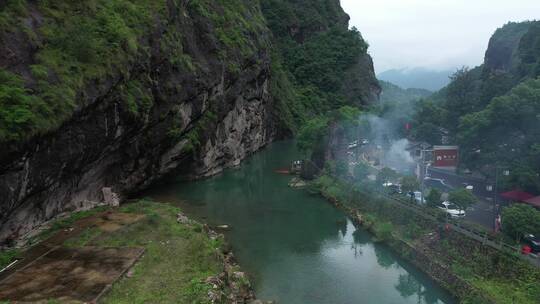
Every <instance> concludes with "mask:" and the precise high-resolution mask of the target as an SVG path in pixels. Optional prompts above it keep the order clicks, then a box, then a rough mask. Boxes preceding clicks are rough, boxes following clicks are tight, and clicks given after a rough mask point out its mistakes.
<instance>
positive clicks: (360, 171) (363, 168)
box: [353, 163, 369, 181]
mask: <svg viewBox="0 0 540 304" xmlns="http://www.w3.org/2000/svg"><path fill="white" fill-rule="evenodd" d="M353 174H354V178H355V179H356V180H358V181H360V180H363V179H365V178H366V177H367V176H368V174H369V166H368V165H366V164H364V163H358V164H357V165H356V166H354V169H353Z"/></svg>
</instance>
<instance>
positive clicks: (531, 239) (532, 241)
mask: <svg viewBox="0 0 540 304" xmlns="http://www.w3.org/2000/svg"><path fill="white" fill-rule="evenodd" d="M523 242H524V243H525V244H527V245H529V247H531V251H532V253H540V238H539V237H536V236H534V235H532V234H527V235H526V236H525V237H524V238H523Z"/></svg>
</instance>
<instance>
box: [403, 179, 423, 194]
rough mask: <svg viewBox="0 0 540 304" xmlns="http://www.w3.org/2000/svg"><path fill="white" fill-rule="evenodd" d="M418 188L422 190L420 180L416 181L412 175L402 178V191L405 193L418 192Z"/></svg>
mask: <svg viewBox="0 0 540 304" xmlns="http://www.w3.org/2000/svg"><path fill="white" fill-rule="evenodd" d="M418 188H420V183H419V182H418V179H416V176H413V175H411V176H404V177H402V178H401V190H402V191H403V192H404V193H409V192H411V191H416V190H418Z"/></svg>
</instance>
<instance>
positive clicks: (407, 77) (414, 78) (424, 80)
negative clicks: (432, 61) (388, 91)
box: [377, 68, 454, 91]
mask: <svg viewBox="0 0 540 304" xmlns="http://www.w3.org/2000/svg"><path fill="white" fill-rule="evenodd" d="M453 72H454V71H451V70H444V71H435V70H428V69H424V68H413V69H392V70H387V71H384V72H382V73H379V74H377V78H378V79H380V80H383V81H387V82H391V83H393V84H396V85H398V86H400V87H402V88H405V89H409V88H420V89H425V90H429V91H437V90H440V89H441V88H443V87H444V86H446V85H448V83H449V82H450V79H449V76H450V75H452V73H453Z"/></svg>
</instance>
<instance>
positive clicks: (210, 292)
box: [0, 200, 255, 303]
mask: <svg viewBox="0 0 540 304" xmlns="http://www.w3.org/2000/svg"><path fill="white" fill-rule="evenodd" d="M51 229H54V230H55V231H48V232H47V235H50V237H48V238H47V239H46V240H44V241H43V242H42V243H40V244H38V245H36V246H47V245H48V244H47V242H50V240H51V239H53V240H54V239H55V238H56V239H58V235H59V234H66V236H67V237H65V238H64V240H63V241H62V242H61V244H51V245H54V247H55V248H58V247H60V248H61V249H62V250H66V251H70V252H75V253H76V254H79V255H80V253H81V252H83V251H87V250H90V249H91V250H93V251H96V252H98V255H99V254H101V253H102V252H103V251H107V250H109V251H110V250H112V249H114V250H118V251H122V250H123V251H126V250H131V251H133V252H141V253H142V252H144V253H142V254H141V255H139V256H137V255H134V256H133V259H132V262H133V263H134V264H133V265H134V266H133V267H131V266H129V267H126V268H122V269H115V267H116V266H115V265H116V264H115V263H112V262H111V261H109V260H107V259H102V260H98V261H92V263H93V264H94V265H95V266H96V267H97V269H92V271H86V270H89V269H86V268H84V267H86V265H85V266H81V267H83V268H81V269H82V270H81V271H80V274H79V275H78V276H75V275H74V274H73V273H68V274H66V273H60V274H59V275H61V276H65V277H68V278H70V279H71V280H72V281H73V282H78V283H77V285H86V286H94V287H95V288H88V289H87V290H78V289H77V288H75V289H77V290H76V292H75V291H69V290H65V291H64V292H63V294H60V293H59V294H58V295H57V297H51V294H48V293H46V292H41V293H42V294H43V299H42V300H49V299H55V298H56V299H59V301H65V300H72V301H74V302H75V303H77V302H87V301H88V299H94V297H95V299H96V300H99V302H100V303H146V302H159V303H251V302H252V301H254V300H255V296H254V293H253V290H252V288H251V284H250V282H249V280H248V278H247V276H246V275H245V274H244V273H243V272H241V271H240V267H239V266H238V265H237V263H236V261H235V258H234V255H233V254H232V252H231V250H230V247H229V246H228V245H227V244H226V243H225V241H224V237H223V235H221V234H218V233H216V232H214V231H213V230H211V229H210V228H209V227H208V226H207V225H204V224H201V223H198V222H196V221H193V220H191V219H189V218H187V217H186V216H185V215H183V214H182V213H181V212H180V209H179V208H176V207H173V206H170V205H167V204H162V203H156V202H151V201H145V200H142V201H138V202H136V203H129V204H126V205H125V206H122V207H121V208H117V209H112V208H101V209H97V210H96V211H90V212H85V213H82V214H73V215H71V216H70V217H69V218H67V219H63V220H60V221H58V222H57V223H56V224H55V225H53V227H52V228H51ZM74 232H76V233H74ZM33 248H35V247H33ZM31 250H32V249H30V250H28V251H27V252H29V251H31ZM55 250H56V251H57V249H54V250H52V249H51V251H48V253H46V254H44V255H42V256H40V257H38V258H36V261H37V262H36V261H31V263H32V265H29V266H27V267H21V269H18V270H17V269H16V270H15V271H14V273H13V274H11V275H10V276H9V277H8V278H4V279H3V280H2V282H1V284H7V285H6V286H9V283H10V281H14V282H12V283H15V282H16V279H17V278H16V277H21V276H32V275H34V276H39V275H42V273H40V271H39V269H38V268H40V267H41V266H40V265H41V264H43V260H44V259H45V260H47V259H51V256H53V254H51V253H50V252H53V253H54V252H56V251H55ZM20 256H22V257H25V252H23V253H22V254H20ZM66 259H67V258H66ZM66 259H60V260H58V261H53V263H52V264H54V265H58V264H62V263H66ZM68 260H69V259H68ZM23 261H24V259H23V260H22V261H21V262H23ZM130 261H131V260H130ZM25 262H29V261H25ZM83 262H84V261H83ZM69 263H74V261H72V260H69ZM49 264H50V265H52V264H51V263H50V262H49ZM83 264H84V263H81V265H83ZM35 265H38V266H39V267H38V266H35ZM111 265H113V266H111ZM126 265H128V264H126ZM130 265H131V264H130ZM41 268H43V267H41ZM33 270H34V271H33ZM116 270H118V271H116ZM68 271H69V270H68ZM115 271H116V272H115ZM32 272H33V273H32ZM100 272H101V274H100ZM112 273H115V274H116V273H118V275H117V277H118V280H115V281H114V282H111V283H108V282H107V284H106V286H103V285H104V284H102V283H104V281H100V280H101V279H103V277H106V276H110V275H111V274H112ZM45 274H46V275H50V272H48V273H45ZM19 279H21V278H19ZM36 279H37V280H39V278H36ZM53 280H54V279H53ZM64 281H65V280H64ZM67 283H69V282H62V284H67ZM35 287H36V288H37V290H32V286H30V285H28V286H26V285H23V286H16V287H14V288H11V290H12V292H9V293H6V294H0V300H28V298H24V297H28V295H31V296H32V297H33V298H32V299H31V300H32V301H34V300H38V299H39V297H40V291H39V287H38V286H35ZM0 289H2V290H5V289H4V288H0ZM15 289H20V290H18V291H16V290H15ZM59 289H60V290H61V288H59ZM95 289H100V290H101V291H99V294H98V295H97V296H96V295H95V294H94V293H95ZM79 291H80V292H79ZM84 291H86V294H85V292H84ZM21 297H22V298H21ZM77 297H78V298H77Z"/></svg>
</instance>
